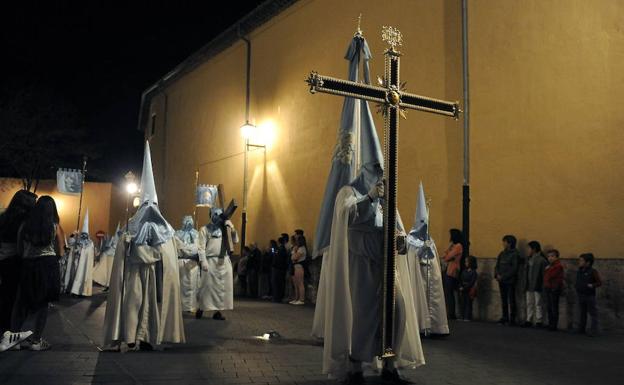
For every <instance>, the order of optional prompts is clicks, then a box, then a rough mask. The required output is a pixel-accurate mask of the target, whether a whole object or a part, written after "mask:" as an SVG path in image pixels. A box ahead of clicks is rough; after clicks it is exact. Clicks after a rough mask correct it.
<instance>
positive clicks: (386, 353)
mask: <svg viewBox="0 0 624 385" xmlns="http://www.w3.org/2000/svg"><path fill="white" fill-rule="evenodd" d="M358 33H360V34H361V32H360V31H359V28H358ZM381 36H382V39H383V40H384V41H385V42H386V43H387V44H388V45H389V46H390V47H389V48H388V49H386V51H385V52H384V56H385V76H384V78H383V79H381V78H378V82H379V86H373V85H369V84H363V83H358V82H352V81H348V80H342V79H338V78H334V77H330V76H324V75H320V74H319V73H318V72H314V71H313V72H311V73H310V75H308V78H307V79H306V82H307V83H308V85H309V86H310V92H311V93H313V94H314V93H316V92H322V93H327V94H333V95H339V96H346V97H350V98H356V99H361V100H366V101H370V102H376V103H379V104H380V106H381V110H382V112H383V114H384V160H385V167H384V187H385V197H384V198H385V199H384V205H383V215H384V222H383V223H384V275H383V306H382V314H381V317H382V322H381V339H382V341H381V347H382V351H381V352H380V357H381V358H390V357H393V356H394V355H395V353H394V349H393V340H394V319H395V299H396V258H397V247H396V239H397V231H396V224H397V168H398V162H397V160H398V159H397V156H398V139H399V117H400V116H403V117H405V114H404V110H405V109H411V110H419V111H424V112H430V113H433V114H438V115H444V116H450V117H453V118H455V119H457V118H458V117H459V113H460V112H461V111H460V109H459V103H458V102H449V101H445V100H439V99H433V98H429V97H426V96H420V95H415V94H411V93H408V92H405V91H404V86H405V83H403V84H401V83H400V80H399V63H400V57H401V53H400V52H399V51H397V46H400V45H402V35H401V32H400V31H399V30H398V29H396V28H394V27H386V26H384V27H383V29H382V34H381Z"/></svg>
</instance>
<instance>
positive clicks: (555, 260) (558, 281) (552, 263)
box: [544, 249, 564, 331]
mask: <svg viewBox="0 0 624 385" xmlns="http://www.w3.org/2000/svg"><path fill="white" fill-rule="evenodd" d="M546 254H547V255H548V262H549V265H548V266H547V267H546V270H545V271H544V295H546V303H547V305H548V330H550V331H557V325H558V324H559V297H560V296H561V291H562V290H563V277H564V273H563V265H562V264H561V261H560V260H559V251H558V250H554V249H553V250H549V251H548V252H547V253H546Z"/></svg>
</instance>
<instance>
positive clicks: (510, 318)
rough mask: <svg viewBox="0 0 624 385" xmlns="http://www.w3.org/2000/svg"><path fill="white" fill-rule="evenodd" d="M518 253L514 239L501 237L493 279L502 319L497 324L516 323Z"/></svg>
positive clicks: (512, 237) (507, 236) (509, 236)
mask: <svg viewBox="0 0 624 385" xmlns="http://www.w3.org/2000/svg"><path fill="white" fill-rule="evenodd" d="M519 260H520V253H519V252H518V249H516V237H514V236H513V235H505V236H504V237H503V251H501V252H500V254H498V257H497V258H496V267H495V268H494V271H495V275H494V277H495V278H496V280H497V281H498V287H499V289H500V296H501V307H502V313H503V314H502V317H501V319H500V320H499V321H498V323H500V324H502V325H505V324H507V323H509V325H514V324H515V322H516V278H517V276H518V262H519Z"/></svg>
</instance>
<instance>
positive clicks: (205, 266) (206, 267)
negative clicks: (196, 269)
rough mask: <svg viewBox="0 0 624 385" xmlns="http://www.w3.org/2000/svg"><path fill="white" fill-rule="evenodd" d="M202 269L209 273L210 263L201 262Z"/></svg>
mask: <svg viewBox="0 0 624 385" xmlns="http://www.w3.org/2000/svg"><path fill="white" fill-rule="evenodd" d="M201 269H202V270H203V271H208V262H206V261H201Z"/></svg>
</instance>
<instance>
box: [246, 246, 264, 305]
mask: <svg viewBox="0 0 624 385" xmlns="http://www.w3.org/2000/svg"><path fill="white" fill-rule="evenodd" d="M249 249H250V250H251V253H250V254H249V258H248V259H247V295H248V297H250V298H258V272H259V271H260V262H261V259H262V252H261V251H260V249H258V245H257V244H256V243H252V244H251V245H249Z"/></svg>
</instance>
